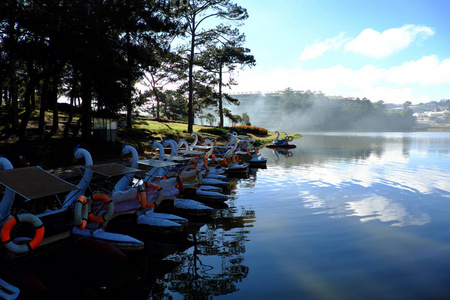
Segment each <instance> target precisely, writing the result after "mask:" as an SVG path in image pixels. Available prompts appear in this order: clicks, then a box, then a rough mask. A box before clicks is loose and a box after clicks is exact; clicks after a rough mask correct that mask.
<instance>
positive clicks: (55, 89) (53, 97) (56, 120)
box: [50, 79, 59, 135]
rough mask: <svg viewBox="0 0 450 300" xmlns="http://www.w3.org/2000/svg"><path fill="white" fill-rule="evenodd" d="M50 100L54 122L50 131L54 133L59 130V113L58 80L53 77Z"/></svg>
mask: <svg viewBox="0 0 450 300" xmlns="http://www.w3.org/2000/svg"><path fill="white" fill-rule="evenodd" d="M50 101H51V103H52V109H53V124H52V129H51V131H50V133H51V134H52V135H53V134H55V133H56V132H57V131H58V127H59V126H58V123H59V115H58V80H57V79H53V82H52V89H51V91H50Z"/></svg>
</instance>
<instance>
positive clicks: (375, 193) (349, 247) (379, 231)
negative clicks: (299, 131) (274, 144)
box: [157, 133, 450, 299]
mask: <svg viewBox="0 0 450 300" xmlns="http://www.w3.org/2000/svg"><path fill="white" fill-rule="evenodd" d="M295 143H296V144H297V148H296V149H293V150H289V151H284V152H283V151H280V152H274V151H272V150H270V149H264V150H262V151H261V154H262V155H263V156H265V157H267V158H268V159H269V162H268V166H267V169H260V170H258V171H256V172H255V173H254V174H253V175H252V176H251V177H250V178H249V179H240V180H238V181H236V190H235V191H234V193H235V195H234V196H233V199H232V200H230V201H229V202H228V203H229V206H230V208H229V209H225V210H222V211H219V212H218V215H217V216H216V218H217V219H216V220H215V221H214V222H213V223H212V224H206V225H204V226H202V227H201V228H200V229H199V231H198V232H197V234H196V235H195V236H196V240H197V244H196V246H194V247H191V248H189V249H187V250H186V251H183V252H181V253H175V254H173V255H170V256H168V257H167V259H170V260H174V261H178V262H181V264H180V265H179V266H178V267H177V268H176V269H174V271H173V272H172V273H168V274H165V275H164V277H162V278H160V279H158V280H157V283H158V282H159V283H160V284H161V285H162V286H164V294H165V295H166V296H171V297H173V298H174V299H183V298H184V297H192V298H202V297H207V296H208V295H209V296H211V297H213V296H214V298H217V299H263V298H264V299H449V298H450V226H449V225H450V224H449V223H450V218H449V213H450V203H449V202H450V180H449V179H450V178H449V170H450V153H449V149H450V134H449V133H373V134H371V133H361V134H359V133H324V134H305V135H304V137H303V138H302V139H300V140H296V141H295Z"/></svg>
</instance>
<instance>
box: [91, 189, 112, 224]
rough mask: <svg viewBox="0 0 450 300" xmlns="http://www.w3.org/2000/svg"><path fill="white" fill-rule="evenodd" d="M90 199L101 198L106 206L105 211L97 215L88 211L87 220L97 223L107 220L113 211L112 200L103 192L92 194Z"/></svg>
mask: <svg viewBox="0 0 450 300" xmlns="http://www.w3.org/2000/svg"><path fill="white" fill-rule="evenodd" d="M92 199H93V200H103V201H104V202H105V203H106V205H107V206H106V212H104V213H103V214H102V215H101V216H97V215H95V214H94V213H93V212H92V211H90V212H89V214H88V218H89V220H91V221H94V222H97V223H103V222H106V221H108V220H109V219H110V218H111V217H112V215H113V213H114V202H113V201H112V200H111V199H110V198H109V197H108V195H105V194H93V195H92Z"/></svg>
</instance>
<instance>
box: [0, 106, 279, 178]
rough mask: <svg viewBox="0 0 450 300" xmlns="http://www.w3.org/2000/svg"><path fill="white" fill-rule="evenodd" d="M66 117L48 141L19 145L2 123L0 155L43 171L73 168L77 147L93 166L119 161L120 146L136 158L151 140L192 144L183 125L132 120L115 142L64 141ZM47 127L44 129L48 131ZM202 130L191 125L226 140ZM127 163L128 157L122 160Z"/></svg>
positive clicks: (74, 134) (33, 139)
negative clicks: (87, 154) (84, 151)
mask: <svg viewBox="0 0 450 300" xmlns="http://www.w3.org/2000/svg"><path fill="white" fill-rule="evenodd" d="M3 117H4V115H3V116H2V120H6V119H7V118H3ZM46 119H47V120H46V124H51V120H52V115H51V113H48V114H47V115H46ZM66 120H67V115H65V114H64V113H61V114H60V126H59V129H58V131H57V132H56V134H54V135H52V136H51V137H50V136H49V135H48V134H47V135H44V136H33V135H30V136H28V137H27V138H26V139H25V140H23V141H19V140H18V137H17V136H14V135H8V134H7V132H8V126H10V124H8V123H6V122H5V121H4V122H3V123H2V124H0V132H1V140H0V155H1V156H4V157H6V158H8V159H9V160H10V161H11V162H12V164H13V165H14V167H21V166H24V165H26V164H25V161H24V160H23V159H22V160H21V158H20V157H21V156H22V157H23V158H25V160H26V163H28V164H30V165H33V166H35V165H38V166H41V167H43V168H44V169H53V168H57V167H65V166H73V165H75V164H79V162H76V163H75V162H73V150H74V148H75V147H76V146H77V145H80V147H83V148H85V149H87V150H88V151H89V152H90V153H91V154H92V158H93V160H94V163H95V162H102V161H111V160H117V159H120V154H121V147H122V145H123V143H127V144H129V145H132V146H134V147H135V148H136V149H137V150H138V152H139V153H140V154H143V153H145V152H151V151H152V150H151V148H150V143H151V141H152V140H153V139H155V140H157V141H160V140H162V139H163V138H164V137H168V138H172V139H174V140H177V141H178V140H180V139H185V140H186V141H188V142H189V143H191V142H193V141H194V136H192V135H190V134H189V133H188V132H187V124H186V123H179V122H159V121H155V120H154V119H152V118H145V117H135V118H133V126H132V128H131V129H127V128H119V129H118V131H117V140H116V141H115V142H106V141H101V140H98V139H91V140H89V141H86V140H83V139H81V132H80V131H79V130H78V131H77V130H76V128H71V130H70V132H69V137H68V138H63V136H62V132H63V130H64V127H65V121H66ZM77 120H78V117H75V118H74V120H73V122H72V124H73V127H75V125H76V121H77ZM37 122H38V120H37V114H36V113H34V114H33V116H32V118H31V119H30V121H29V124H28V127H27V129H28V130H29V131H32V130H33V129H36V128H37ZM49 127H50V126H48V127H46V131H49V129H50V128H49ZM203 128H211V127H208V126H201V125H194V131H195V132H197V133H198V134H199V136H200V138H210V139H216V140H217V141H218V143H219V144H224V143H226V142H227V139H226V136H224V135H221V134H211V133H208V134H204V133H202V132H201V129H203ZM248 135H249V138H250V139H254V140H256V141H257V146H259V147H261V146H264V145H265V144H267V143H271V142H272V140H273V139H274V138H275V137H276V134H275V133H272V132H269V133H268V134H267V135H264V136H256V135H254V134H248ZM123 159H127V160H129V157H127V158H123Z"/></svg>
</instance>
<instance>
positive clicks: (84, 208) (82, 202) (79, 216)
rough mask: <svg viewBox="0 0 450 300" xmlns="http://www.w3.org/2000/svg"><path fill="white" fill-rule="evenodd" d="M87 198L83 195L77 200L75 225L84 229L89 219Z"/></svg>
mask: <svg viewBox="0 0 450 300" xmlns="http://www.w3.org/2000/svg"><path fill="white" fill-rule="evenodd" d="M87 203H88V202H87V199H86V197H85V196H83V195H81V196H79V197H78V199H77V200H76V201H75V211H74V221H75V226H76V227H77V228H78V229H84V228H86V225H87V219H88V214H89V207H88V205H87Z"/></svg>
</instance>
